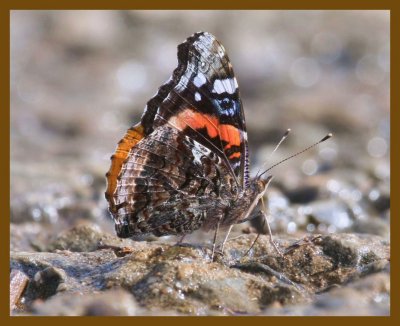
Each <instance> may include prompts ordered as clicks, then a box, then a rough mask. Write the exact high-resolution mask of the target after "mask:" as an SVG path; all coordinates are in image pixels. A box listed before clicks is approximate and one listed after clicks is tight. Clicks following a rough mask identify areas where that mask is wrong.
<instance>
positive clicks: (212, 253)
mask: <svg viewBox="0 0 400 326" xmlns="http://www.w3.org/2000/svg"><path fill="white" fill-rule="evenodd" d="M220 223H221V219H219V220H218V223H217V227H216V228H215V233H214V240H213V245H212V252H211V261H214V254H215V244H216V242H217V236H218V231H219V225H220Z"/></svg>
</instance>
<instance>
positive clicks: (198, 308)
mask: <svg viewBox="0 0 400 326" xmlns="http://www.w3.org/2000/svg"><path fill="white" fill-rule="evenodd" d="M85 229H86V231H87V227H84V228H83V230H80V232H78V230H71V232H72V234H78V233H79V234H81V236H82V237H83V236H88V237H91V235H92V233H91V232H84V230H85ZM76 232H77V233H76ZM96 234H97V236H98V237H95V238H96V239H97V238H107V237H106V236H105V235H102V233H101V232H100V231H99V232H98V233H96ZM108 237H109V240H110V241H114V243H117V241H120V240H119V239H117V238H115V237H112V236H108ZM112 238H115V239H114V240H112ZM254 238H255V235H254V234H248V235H242V236H241V237H238V238H235V239H232V240H229V241H228V242H227V244H226V250H225V252H224V256H220V255H218V256H216V259H215V261H214V262H211V261H210V257H209V255H210V252H211V250H210V248H206V247H204V246H198V245H190V244H184V245H182V246H172V245H170V244H168V243H157V242H135V241H131V240H130V241H129V244H130V247H129V250H126V251H125V254H124V255H122V256H120V257H118V256H117V255H116V250H115V248H114V247H112V246H110V248H107V246H104V247H103V249H100V250H92V251H90V252H78V251H76V252H72V251H67V250H55V252H47V253H21V252H13V253H11V268H13V269H16V270H20V271H21V272H23V273H25V274H26V275H27V276H28V277H29V279H30V282H29V286H28V288H27V290H26V291H25V294H24V296H25V303H26V311H32V313H33V314H47V313H49V312H50V310H51V308H50V307H51V306H52V305H54V307H58V308H54V310H52V312H51V313H52V314H54V315H64V314H72V315H88V314H99V315H101V314H116V315H118V314H137V313H138V312H137V311H136V310H135V308H132V307H134V306H133V303H132V300H131V299H132V297H130V295H133V297H134V298H135V300H136V301H137V303H138V304H139V305H140V306H142V307H143V310H142V311H141V312H140V314H153V313H155V314H163V312H165V313H166V314H171V313H172V314H179V315H180V314H184V315H235V314H261V313H263V312H264V309H265V308H268V307H274V306H276V305H280V306H287V305H288V306H290V305H293V304H296V305H300V306H301V305H309V304H312V303H313V300H314V301H315V299H313V296H314V295H315V293H318V292H321V291H328V292H329V289H330V288H331V287H332V286H338V285H339V286H340V285H345V284H347V283H349V284H351V282H353V281H356V280H359V279H361V280H362V278H363V277H366V276H368V275H371V274H374V273H379V272H380V271H382V270H384V269H385V268H387V264H388V259H389V246H388V244H387V242H385V241H384V240H383V239H382V238H380V237H377V236H368V235H348V234H337V235H330V236H312V237H309V238H304V239H301V240H298V241H295V240H294V239H284V238H281V239H279V241H278V246H279V247H280V249H281V251H282V252H284V255H283V256H280V255H278V254H277V253H276V252H275V251H274V249H273V247H272V245H271V244H270V242H269V237H268V236H263V235H262V236H260V239H259V241H258V242H257V244H256V245H255V246H254V248H253V249H252V250H251V251H250V253H249V257H243V255H244V253H245V252H246V251H247V249H248V248H249V246H250V244H251V243H252V241H253V240H254ZM71 239H72V238H71ZM124 244H125V245H126V244H128V242H126V243H124ZM87 248H90V249H94V247H91V246H89V247H87ZM110 289H125V290H127V291H128V292H130V295H128V294H127V295H128V297H129V298H130V299H127V302H128V303H126V304H125V306H124V307H125V308H124V307H119V306H115V304H114V301H115V300H110V301H107V300H108V299H102V298H109V297H108V296H107V295H106V293H108V292H109V290H110ZM97 292H102V293H103V292H104V293H103V294H104V297H102V296H100V297H96V296H95V295H94V293H97ZM381 292H382V295H384V294H385V293H386V291H385V289H383V290H382V291H381ZM82 294H83V295H82ZM387 294H388V293H387ZM114 296H115V294H110V298H112V297H114ZM86 297H87V298H86ZM73 298H79V299H76V300H78V301H77V302H78V303H79V302H81V305H82V307H79V306H80V304H78V303H75V302H74V299H73ZM98 298H100V299H98ZM79 300H80V301H79ZM98 300H100V301H98ZM124 300H125V299H124ZM42 301H43V303H41V304H40V305H39V302H42ZM93 302H94V303H93ZM98 302H100V303H98ZM106 302H109V305H107V304H106ZM117 302H118V301H117ZM383 305H384V304H383ZM63 306H65V307H66V308H65V309H64V308H62V307H63ZM88 307H89V308H88ZM96 307H97V308H96ZM119 308H120V309H119ZM131 308H132V309H131ZM352 313H354V311H352Z"/></svg>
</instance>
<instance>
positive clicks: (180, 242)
mask: <svg viewBox="0 0 400 326" xmlns="http://www.w3.org/2000/svg"><path fill="white" fill-rule="evenodd" d="M185 237H186V234H184V235H183V236H181V237H180V238H179V240H178V242H177V243H176V244H175V246H179V245H181V244H182V242H183V239H185Z"/></svg>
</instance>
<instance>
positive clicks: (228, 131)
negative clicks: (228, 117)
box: [169, 108, 240, 158]
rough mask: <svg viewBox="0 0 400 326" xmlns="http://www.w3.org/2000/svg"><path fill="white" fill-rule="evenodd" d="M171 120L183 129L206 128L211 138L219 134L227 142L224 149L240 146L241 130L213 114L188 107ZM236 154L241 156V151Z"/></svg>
mask: <svg viewBox="0 0 400 326" xmlns="http://www.w3.org/2000/svg"><path fill="white" fill-rule="evenodd" d="M169 121H170V122H171V124H173V125H174V126H176V127H177V128H179V129H181V130H183V129H185V128H186V126H190V127H191V128H193V129H195V130H198V129H206V132H207V135H208V136H209V137H210V138H215V137H218V136H219V137H220V138H221V140H223V141H224V142H226V143H227V144H226V145H225V147H224V150H227V149H229V148H231V147H232V146H240V130H239V129H238V128H236V127H235V126H232V125H229V124H220V123H219V121H218V118H217V117H215V116H213V115H210V114H202V113H199V112H195V111H193V110H191V109H190V108H188V109H186V110H183V111H181V112H180V113H179V114H178V115H176V116H173V117H171V118H170V120H169ZM235 155H236V156H234V157H238V156H237V155H239V157H240V153H235ZM231 156H232V155H231ZM229 158H230V157H229Z"/></svg>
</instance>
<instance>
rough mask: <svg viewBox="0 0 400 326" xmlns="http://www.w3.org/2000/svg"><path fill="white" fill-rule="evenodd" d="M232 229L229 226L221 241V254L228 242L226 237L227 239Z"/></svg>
mask: <svg viewBox="0 0 400 326" xmlns="http://www.w3.org/2000/svg"><path fill="white" fill-rule="evenodd" d="M232 228H233V225H231V226H230V227H229V229H228V232H227V233H226V236H225V239H224V241H223V242H222V244H221V252H222V253H223V252H224V247H225V243H226V241H227V240H228V237H229V234H230V233H231V231H232Z"/></svg>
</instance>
